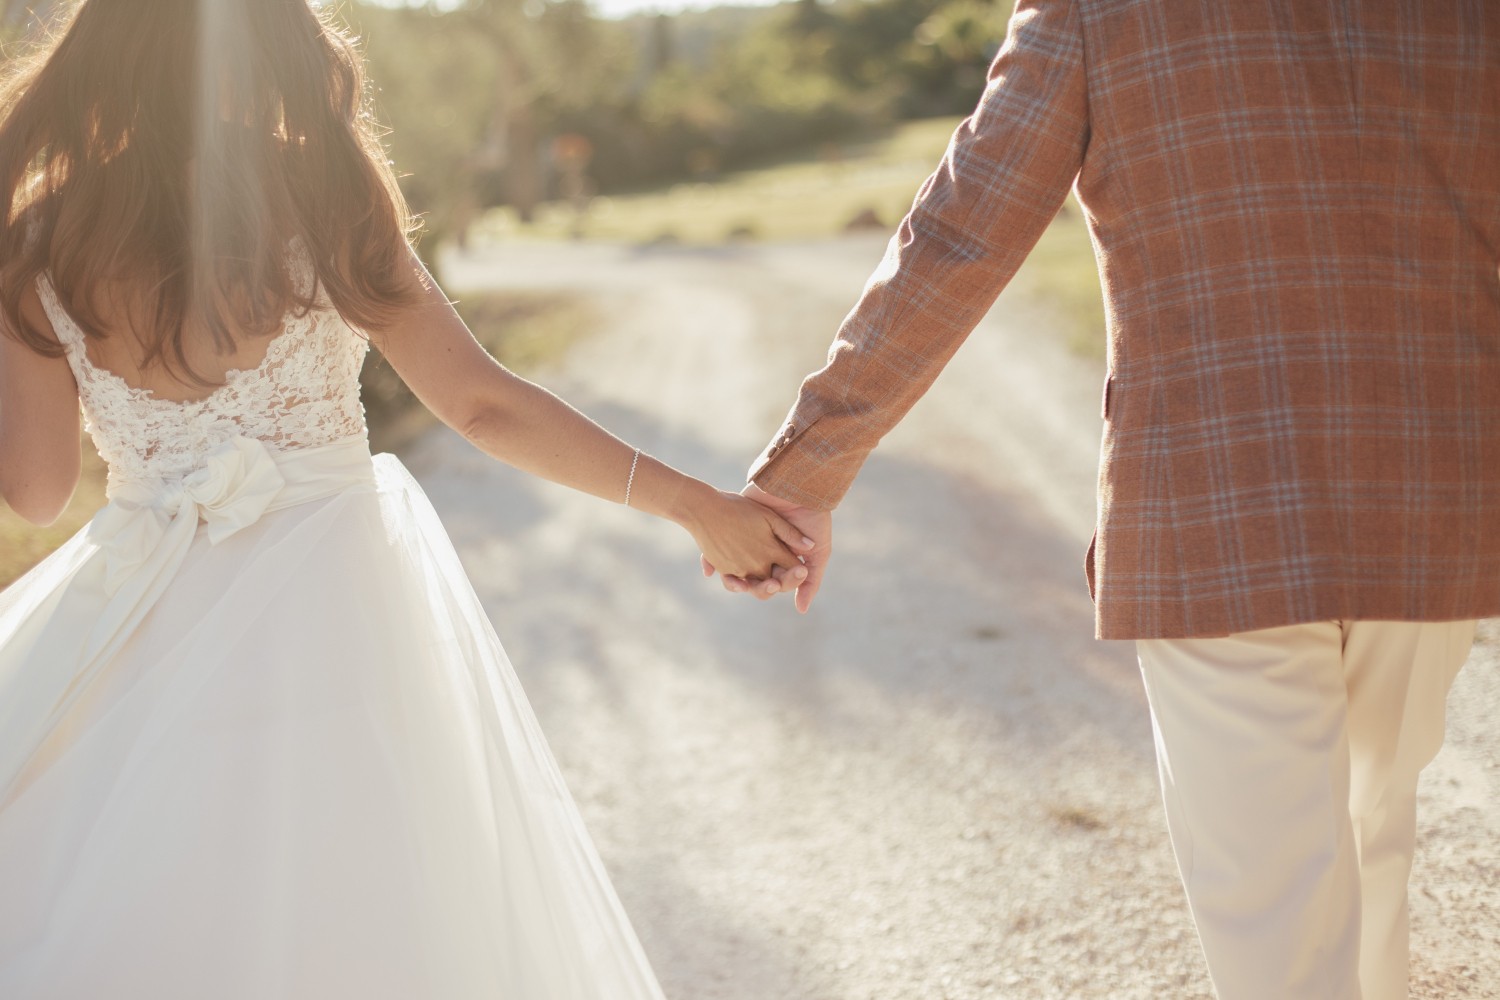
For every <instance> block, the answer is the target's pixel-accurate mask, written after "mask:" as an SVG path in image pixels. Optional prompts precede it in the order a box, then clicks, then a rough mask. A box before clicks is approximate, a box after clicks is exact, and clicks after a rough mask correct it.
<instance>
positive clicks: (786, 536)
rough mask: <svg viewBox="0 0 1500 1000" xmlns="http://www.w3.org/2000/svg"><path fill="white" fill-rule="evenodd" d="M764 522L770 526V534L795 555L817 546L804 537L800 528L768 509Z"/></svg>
mask: <svg viewBox="0 0 1500 1000" xmlns="http://www.w3.org/2000/svg"><path fill="white" fill-rule="evenodd" d="M766 520H767V521H768V522H769V523H770V525H771V532H772V534H774V535H775V536H776V537H777V538H778V539H780V540H781V543H782V544H783V545H785V546H786V547H787V548H788V549H790V550H792V552H793V553H795V554H798V555H800V554H801V553H803V552H808V551H810V550H811V549H812V548H813V547H814V546H816V545H817V543H816V542H814V541H813V540H812V539H811V538H808V537H807V536H806V535H804V534H803V533H802V530H801V529H800V528H798V527H797V526H796V525H794V524H792V522H790V521H788V520H787V519H786V518H784V517H782V516H781V515H780V514H778V513H776V512H775V511H773V510H771V509H770V508H769V507H767V508H766Z"/></svg>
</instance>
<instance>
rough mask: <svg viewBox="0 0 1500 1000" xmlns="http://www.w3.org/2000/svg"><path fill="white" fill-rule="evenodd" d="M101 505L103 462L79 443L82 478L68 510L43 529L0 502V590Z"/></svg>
mask: <svg viewBox="0 0 1500 1000" xmlns="http://www.w3.org/2000/svg"><path fill="white" fill-rule="evenodd" d="M102 506H104V462H103V460H102V459H100V458H99V455H98V454H97V453H96V452H95V451H94V446H93V444H92V443H91V442H90V441H88V440H87V439H85V440H84V441H83V476H82V478H81V479H80V481H79V483H78V489H77V491H76V492H75V493H74V494H73V499H72V501H71V502H70V503H69V504H68V509H67V510H65V511H63V513H62V516H61V517H59V518H58V519H57V520H56V521H55V522H53V523H52V524H51V525H49V526H48V527H45V528H38V527H36V526H34V525H33V524H31V523H30V522H29V521H27V520H25V519H24V518H22V517H21V516H20V515H19V514H17V513H15V512H14V511H12V510H11V509H10V508H9V507H7V506H5V504H4V502H0V587H5V586H6V585H8V584H9V583H10V582H11V581H12V580H14V579H16V578H17V577H19V576H20V575H21V574H22V573H24V572H26V571H27V570H28V569H30V568H31V567H32V566H35V565H36V564H37V563H39V562H41V560H42V558H43V557H44V556H46V555H47V554H48V553H49V552H51V551H52V550H53V549H55V548H57V547H58V546H59V545H61V544H62V543H63V542H66V541H67V540H68V539H69V538H71V537H72V536H73V534H74V533H75V532H76V531H78V529H79V528H82V527H83V526H84V525H85V524H87V523H88V522H89V519H90V518H92V517H93V516H94V512H95V511H97V510H98V509H99V508H100V507H102Z"/></svg>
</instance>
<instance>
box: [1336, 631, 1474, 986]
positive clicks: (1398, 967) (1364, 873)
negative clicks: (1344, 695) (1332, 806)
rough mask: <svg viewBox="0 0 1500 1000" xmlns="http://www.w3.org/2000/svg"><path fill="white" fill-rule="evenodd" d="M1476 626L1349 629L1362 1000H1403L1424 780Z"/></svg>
mask: <svg viewBox="0 0 1500 1000" xmlns="http://www.w3.org/2000/svg"><path fill="white" fill-rule="evenodd" d="M1474 624H1475V623H1474V622H1472V621H1465V622H1451V623H1443V624H1419V623H1412V622H1351V623H1347V624H1346V625H1345V627H1344V636H1345V638H1344V665H1345V666H1344V674H1345V678H1346V686H1347V689H1348V691H1349V709H1348V730H1349V758H1350V792H1349V812H1350V817H1351V820H1352V822H1353V826H1354V832H1355V845H1356V847H1357V849H1358V852H1359V860H1360V865H1359V869H1360V888H1361V903H1362V905H1361V907H1360V914H1361V916H1360V949H1359V956H1360V958H1359V978H1360V984H1361V986H1362V987H1363V989H1364V998H1363V1000H1406V995H1407V978H1408V971H1407V965H1408V956H1409V953H1410V943H1409V938H1410V934H1409V925H1408V921H1407V882H1408V880H1409V879H1410V877H1411V864H1412V853H1413V850H1414V848H1415V845H1416V830H1417V778H1418V776H1419V774H1420V772H1421V770H1422V768H1424V767H1426V766H1427V765H1428V764H1429V763H1431V761H1432V758H1433V757H1435V756H1437V752H1438V750H1439V749H1441V748H1442V745H1443V729H1444V723H1445V717H1446V706H1447V698H1448V690H1449V688H1450V687H1451V686H1452V684H1453V679H1454V678H1455V677H1456V676H1457V675H1458V671H1459V668H1460V667H1462V666H1463V663H1464V661H1465V660H1466V659H1467V658H1468V655H1469V650H1470V648H1471V647H1472V646H1473V644H1474Z"/></svg>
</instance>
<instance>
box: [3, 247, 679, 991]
mask: <svg viewBox="0 0 1500 1000" xmlns="http://www.w3.org/2000/svg"><path fill="white" fill-rule="evenodd" d="M300 270H301V272H302V273H303V274H304V277H306V278H307V279H308V280H310V276H311V271H310V269H309V268H306V267H305V265H304V266H303V267H302V268H301V269H300ZM37 284H38V290H39V292H40V294H41V297H42V302H43V306H44V307H45V309H46V311H47V314H48V316H49V318H50V319H51V322H52V324H53V326H54V328H55V329H56V332H57V335H58V337H59V339H60V340H61V341H62V342H63V344H64V346H65V348H66V351H67V358H68V362H69V364H70V365H71V367H72V369H73V373H74V375H75V377H76V379H77V382H78V388H79V394H80V397H81V399H82V403H83V407H84V411H85V415H86V417H87V426H88V430H89V432H90V433H91V434H92V436H93V440H94V443H95V445H96V446H97V447H98V449H99V452H100V454H101V455H102V456H103V457H104V458H105V460H106V461H107V462H108V465H109V479H108V487H107V495H108V497H109V503H108V505H107V506H105V507H104V509H103V510H101V511H100V512H99V514H98V515H97V516H96V517H95V518H94V519H93V521H92V522H91V523H90V524H89V525H88V526H87V527H85V528H84V529H83V530H81V531H80V532H79V533H78V534H77V535H75V536H74V537H73V538H72V539H71V540H70V541H69V542H67V543H66V544H64V545H63V546H62V547H61V548H60V549H58V550H57V551H56V552H55V553H53V554H52V555H51V556H50V557H48V558H47V559H45V560H44V561H43V562H41V563H40V564H39V565H37V566H36V567H35V568H33V569H32V570H31V571H30V572H29V573H27V574H26V575H25V576H23V577H21V579H19V580H18V581H16V582H15V583H14V584H13V585H12V586H11V587H10V588H8V589H7V590H5V591H4V592H3V593H0V997H3V998H5V1000H32V998H35V1000H42V998H45V1000H104V998H109V1000H179V998H182V1000H187V998H192V1000H239V998H244V1000H281V998H297V1000H301V998H307V1000H312V998H317V1000H342V998H358V1000H381V998H390V1000H398V998H399V1000H469V998H474V1000H478V998H481V997H482V998H485V1000H575V998H576V1000H645V998H650V1000H659V998H660V997H661V992H660V989H659V987H658V986H657V984H656V981H655V979H654V978H653V976H652V974H651V970H650V967H649V965H648V963H647V960H646V957H645V955H644V952H643V951H642V949H641V947H640V944H639V943H638V941H637V939H636V937H635V934H634V932H633V931H632V929H631V927H630V924H629V922H628V920H627V919H626V917H625V914H624V911H623V910H622V908H621V906H620V904H619V902H618V900H617V898H616V896H615V894H614V891H613V889H612V888H611V886H610V883H609V880H608V878H607V876H606V874H605V872H604V869H603V867H602V865H601V864H600V861H599V858H598V855H597V854H596V852H595V850H594V847H593V845H592V843H591V841H590V840H589V837H588V834H587V833H586V831H585V830H584V827H583V824H582V822H581V820H580V818H579V816H578V813H577V811H576V809H575V806H574V804H573V801H572V799H571V797H570V796H569V794H568V792H567V790H566V788H565V787H564V784H563V780H562V776H561V775H560V773H559V772H558V769H557V766H556V764H555V762H554V760H553V758H552V756H551V753H550V752H549V750H548V749H547V745H546V743H545V741H544V740H543V738H542V734H541V732H540V730H539V729H538V726H537V722H536V719H535V717H534V716H533V714H532V711H531V709H530V706H529V705H528V703H527V701H526V698H525V696H524V694H523V693H522V691H521V688H520V686H519V684H518V683H517V680H516V677H515V674H514V673H513V671H512V669H511V666H510V664H509V662H508V661H507V659H506V656H505V653H504V651H503V650H502V648H501V645H500V642H499V640H498V639H497V638H496V636H495V633H494V630H493V629H492V628H491V626H490V623H489V621H488V619H487V618H486V616H485V613H484V611H483V609H482V607H481V606H480V603H479V600H478V598H477V597H476V596H475V594H474V591H473V589H472V587H471V586H470V584H469V581H468V579H467V577H466V576H465V574H464V571H463V569H462V567H461V566H460V564H459V561H458V558H457V556H456V555H455V553H454V550H453V547H452V544H451V543H450V541H449V539H448V537H447V534H446V533H445V531H444V530H443V527H442V525H441V524H440V523H439V521H438V518H437V515H436V513H435V512H434V511H433V509H432V506H431V505H430V504H429V502H428V500H427V498H426V497H425V496H424V495H423V493H422V491H421V489H420V488H419V487H418V486H417V484H416V482H415V481H413V479H412V478H411V476H410V475H409V474H408V473H407V471H406V470H405V468H404V467H403V466H402V465H401V463H400V462H399V461H398V460H397V459H396V458H395V457H394V456H392V455H386V454H381V455H376V456H374V457H373V458H372V457H371V454H370V450H369V443H368V438H367V436H366V430H365V423H364V411H363V408H362V407H361V405H360V401H359V384H358V374H359V369H360V366H361V363H362V360H363V358H364V356H365V353H366V350H367V347H368V344H367V341H366V340H365V339H364V338H363V337H361V336H359V335H358V334H357V333H356V332H355V331H354V330H353V329H351V328H350V327H349V326H348V325H346V324H345V323H344V322H343V320H342V319H341V318H340V317H339V315H338V313H337V312H335V311H334V310H333V309H332V307H331V306H330V305H329V304H328V302H327V299H326V296H323V297H322V298H320V300H319V301H320V307H319V308H317V309H315V310H313V311H311V312H309V313H307V314H306V315H302V316H297V315H295V314H294V315H292V316H289V317H288V318H287V320H286V323H285V326H284V329H283V330H282V331H281V332H280V333H279V334H277V336H276V337H275V339H273V340H272V341H271V342H270V344H269V349H268V351H267V353H266V355H265V359H264V361H263V362H262V363H261V364H260V365H259V366H258V367H256V368H254V369H246V370H242V371H235V372H231V373H229V374H228V375H227V376H226V382H225V384H224V385H223V386H222V387H220V388H219V389H217V390H215V391H214V392H213V393H212V394H211V395H209V396H208V397H207V398H205V399H203V400H201V401H197V402H186V403H183V402H173V401H168V400H165V399H161V398H158V397H156V396H154V395H153V394H151V393H150V392H149V391H146V390H142V389H139V388H135V387H131V386H129V385H127V384H126V383H125V382H124V381H123V380H122V379H120V378H119V377H118V376H116V375H115V374H113V373H112V372H110V371H107V370H105V369H103V368H101V367H98V366H96V365H94V364H93V363H92V362H91V361H90V360H89V357H88V355H87V353H86V352H85V349H84V345H85V341H84V337H83V335H82V333H81V332H80V330H79V328H78V326H77V325H76V323H74V322H73V320H71V319H70V318H69V317H68V315H67V314H66V313H65V312H64V311H63V309H62V308H61V306H60V304H59V300H58V298H57V296H56V295H55V293H54V291H53V289H52V288H51V286H50V285H49V283H48V281H47V279H46V277H45V276H43V277H42V278H40V279H38V283H37Z"/></svg>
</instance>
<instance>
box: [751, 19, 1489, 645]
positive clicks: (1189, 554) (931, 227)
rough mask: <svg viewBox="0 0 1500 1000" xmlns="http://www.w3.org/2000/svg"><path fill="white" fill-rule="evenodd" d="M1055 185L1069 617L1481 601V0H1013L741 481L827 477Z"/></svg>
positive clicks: (1485, 213) (986, 289) (858, 447)
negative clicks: (1092, 413) (960, 109)
mask: <svg viewBox="0 0 1500 1000" xmlns="http://www.w3.org/2000/svg"><path fill="white" fill-rule="evenodd" d="M1070 186H1073V188H1074V190H1075V191H1076V194H1077V196H1078V200H1079V201H1080V203H1081V204H1082V205H1083V206H1084V210H1085V213H1086V215H1087V219H1088V225H1089V227H1090V231H1091V234H1092V237H1093V240H1094V246H1095V250H1096V254H1097V257H1098V263H1099V271H1100V275H1101V277H1102V279H1103V285H1104V294H1105V305H1106V314H1107V317H1108V338H1109V350H1108V358H1109V366H1108V371H1109V375H1108V381H1107V384H1106V391H1105V402H1104V429H1103V434H1104V441H1103V448H1102V452H1101V455H1102V461H1101V466H1100V470H1099V517H1098V523H1097V526H1096V529H1097V530H1096V534H1095V539H1094V545H1093V546H1091V548H1090V551H1089V555H1088V558H1087V560H1086V562H1087V568H1088V576H1089V582H1090V586H1091V589H1092V591H1093V593H1094V597H1095V606H1096V613H1097V632H1098V635H1100V636H1101V637H1104V638H1120V639H1124V638H1149V637H1188V636H1210V635H1222V634H1226V633H1230V632H1239V631H1244V630H1248V629H1257V628H1269V627H1273V626H1278V625H1286V624H1293V623H1299V622H1306V621H1315V620H1328V619H1395V620H1428V621H1440V620H1449V619H1460V618H1471V617H1485V616H1490V615H1496V614H1500V2H1496V0H1342V2H1335V0H1232V2H1226V0H1020V2H1019V3H1017V5H1016V12H1015V15H1014V17H1013V18H1012V20H1011V23H1010V29H1009V32H1008V36H1007V39H1006V42H1005V45H1004V47H1003V48H1002V50H1001V52H1000V53H999V55H998V56H997V58H996V60H995V62H994V64H993V66H992V67H991V70H990V74H989V83H988V86H987V87H986V89H985V92H984V95H983V97H982V99H981V100H980V102H979V105H978V108H977V109H976V110H975V112H974V113H973V114H972V115H971V116H970V117H969V118H968V119H966V120H965V121H964V122H963V124H962V125H960V126H959V128H958V130H957V132H956V133H955V134H954V136H953V140H952V142H951V143H950V145H949V147H948V151H947V153H946V154H945V155H944V157H943V160H942V162H941V164H940V165H939V167H938V169H937V170H936V172H934V173H933V175H932V176H931V177H930V178H928V180H927V181H926V183H925V184H924V185H923V187H922V189H921V191H920V192H919V194H918V195H917V198H916V202H915V204H914V205H913V206H912V209H911V212H910V213H909V214H908V215H907V216H906V218H905V219H904V220H903V221H902V223H901V226H900V229H899V230H898V232H897V233H896V235H895V236H894V237H893V238H892V240H891V243H890V246H889V248H888V250H887V252H886V256H885V259H884V261H883V262H882V264H881V265H880V267H879V269H878V270H877V271H876V272H875V274H874V276H873V277H872V278H871V279H870V283H869V284H868V285H867V287H866V289H865V291H864V294H863V296H862V297H861V298H860V300H859V302H858V304H857V305H856V306H855V307H854V309H853V310H852V311H851V312H850V313H849V315H848V317H847V318H846V319H845V320H844V322H843V324H842V326H841V328H840V329H839V331H838V336H837V338H836V339H835V341H834V343H833V346H832V348H831V350H830V353H829V359H828V365H827V367H825V368H823V369H822V370H821V371H819V372H817V373H815V374H813V375H811V376H809V377H808V379H807V380H806V382H804V383H803V385H802V389H801V393H800V395H799V397H798V399H797V402H796V405H795V407H794V408H793V409H792V411H791V414H790V416H789V417H788V419H787V421H786V424H785V425H784V427H783V428H782V430H781V432H780V433H779V434H778V435H777V436H776V437H775V439H774V440H773V441H772V443H771V444H770V445H769V446H768V447H767V449H766V450H765V452H764V453H762V455H761V456H760V458H759V459H758V460H757V461H756V463H755V464H754V466H753V467H752V468H751V477H752V479H753V480H754V481H755V482H756V483H757V484H758V485H760V486H761V487H763V488H764V489H766V490H767V491H769V492H771V493H773V494H776V495H778V496H781V497H784V498H786V499H789V500H792V501H796V502H798V503H802V504H806V505H810V506H816V507H821V508H831V507H833V506H834V505H835V504H837V503H838V502H839V500H840V499H841V498H842V496H843V494H844V492H845V491H846V490H847V489H848V487H849V485H850V483H851V482H852V481H853V479H854V476H855V474H856V473H857V471H858V470H859V467H860V465H861V463H862V462H863V461H864V459H865V457H866V456H867V455H868V454H869V452H870V450H871V449H872V448H874V446H875V444H876V443H877V442H878V441H879V440H880V438H881V436H882V435H883V434H885V433H886V431H888V430H889V429H890V428H891V427H892V426H894V425H895V423H896V422H897V421H898V420H899V419H900V418H901V417H902V415H903V414H904V413H905V412H906V411H907V409H908V408H909V407H910V406H911V405H912V404H913V403H914V402H915V401H916V399H917V398H918V397H919V396H920V395H921V394H922V393H923V391H925V389H926V388H927V386H928V385H929V384H930V383H931V382H932V380H933V379H934V378H935V377H936V375H937V373H938V372H939V370H940V369H941V368H942V366H943V365H944V364H945V363H946V362H947V360H948V358H949V357H951V355H952V354H953V352H954V350H955V349H956V348H957V347H958V345H959V343H960V342H961V341H962V340H963V339H964V337H965V336H967V335H968V333H969V332H970V330H972V328H973V327H974V326H975V324H976V323H977V322H978V321H979V319H980V318H981V317H982V316H983V314H984V313H985V312H986V311H987V310H988V309H989V307H990V305H991V304H992V303H993V302H994V299H995V296H996V295H998V294H999V292H1000V290H1001V288H1003V287H1004V285H1005V283H1006V282H1007V281H1008V280H1009V279H1010V277H1011V275H1012V274H1014V273H1015V271H1016V269H1017V267H1019V265H1020V264H1021V261H1022V259H1023V258H1024V257H1025V256H1026V254H1027V253H1028V252H1029V251H1030V250H1031V248H1032V246H1033V245H1034V243H1035V241H1036V240H1037V238H1038V236H1039V235H1040V233H1041V232H1042V230H1043V229H1044V228H1045V227H1046V226H1047V224H1048V222H1050V221H1051V219H1052V218H1053V216H1054V215H1055V214H1056V212H1057V210H1058V208H1059V206H1060V205H1061V203H1062V201H1063V199H1064V197H1065V196H1066V194H1067V191H1068V189H1069V187H1070Z"/></svg>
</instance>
